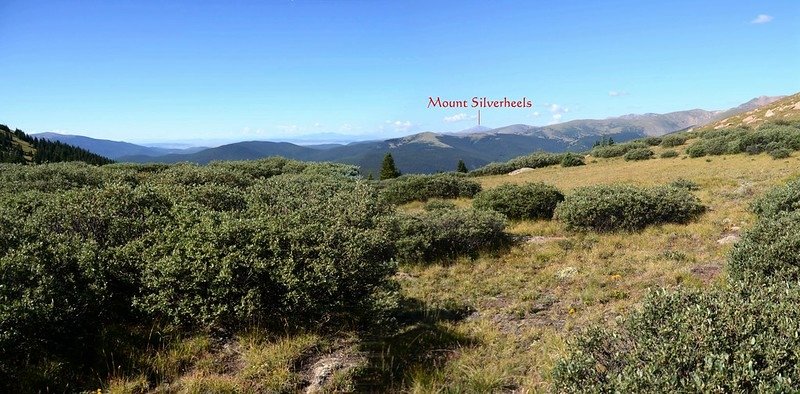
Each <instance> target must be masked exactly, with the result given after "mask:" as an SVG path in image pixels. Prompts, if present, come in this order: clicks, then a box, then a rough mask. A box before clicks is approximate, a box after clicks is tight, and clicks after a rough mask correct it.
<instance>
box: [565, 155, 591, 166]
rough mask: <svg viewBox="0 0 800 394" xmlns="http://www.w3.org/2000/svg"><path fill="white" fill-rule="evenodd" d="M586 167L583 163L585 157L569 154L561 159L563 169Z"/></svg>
mask: <svg viewBox="0 0 800 394" xmlns="http://www.w3.org/2000/svg"><path fill="white" fill-rule="evenodd" d="M582 165H586V163H584V161H583V156H581V155H578V154H575V153H567V154H565V155H564V157H563V158H562V159H561V167H577V166H582Z"/></svg>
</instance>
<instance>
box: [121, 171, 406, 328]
mask: <svg viewBox="0 0 800 394" xmlns="http://www.w3.org/2000/svg"><path fill="white" fill-rule="evenodd" d="M187 207H188V208H189V209H184V208H183V207H182V206H179V207H178V209H177V212H176V213H175V216H176V220H175V223H174V224H172V225H171V226H167V227H166V228H165V229H163V230H162V231H160V232H159V233H157V234H156V233H153V234H152V237H151V238H149V239H148V240H147V241H146V242H145V243H144V244H146V245H147V247H146V248H144V249H143V250H142V251H141V253H142V254H143V256H144V259H145V264H144V271H143V279H142V280H143V286H144V290H143V296H142V297H141V298H140V299H139V300H138V302H137V304H138V305H140V306H141V307H142V309H143V310H144V311H146V312H148V313H150V314H153V315H155V316H160V317H161V318H164V319H168V320H170V321H172V322H174V323H176V324H180V325H187V326H200V327H213V326H220V325H222V326H242V325H245V324H251V323H254V322H258V323H261V324H265V323H269V322H277V321H284V322H290V323H302V324H307V323H314V322H327V324H333V325H341V324H343V323H346V322H351V321H354V320H355V321H360V322H367V321H374V322H379V321H380V316H383V315H385V313H386V312H387V309H386V307H387V306H389V305H391V304H392V301H391V300H392V294H393V292H394V285H393V283H392V282H391V281H390V279H389V278H390V276H391V275H392V274H393V273H394V269H395V268H394V264H393V263H391V258H392V256H393V250H392V247H391V245H392V242H391V238H390V233H389V227H388V225H386V224H385V223H384V218H385V217H386V216H387V215H388V213H389V210H388V207H387V206H385V205H384V204H382V203H381V202H380V199H379V198H378V195H377V193H376V191H375V190H374V188H372V187H370V186H369V185H367V184H366V183H363V182H355V181H345V180H336V179H333V178H322V177H317V176H307V175H281V176H276V177H273V178H270V179H268V180H266V181H262V182H261V183H258V184H256V185H254V186H253V188H251V191H250V193H249V196H248V208H247V211H245V212H243V213H241V214H236V213H233V212H213V211H201V212H198V211H197V210H196V209H193V208H191V206H187Z"/></svg>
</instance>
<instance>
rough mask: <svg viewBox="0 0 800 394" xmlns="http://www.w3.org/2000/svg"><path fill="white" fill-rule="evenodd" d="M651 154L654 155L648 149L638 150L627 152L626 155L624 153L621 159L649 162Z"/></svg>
mask: <svg viewBox="0 0 800 394" xmlns="http://www.w3.org/2000/svg"><path fill="white" fill-rule="evenodd" d="M653 154H654V153H653V151H651V150H650V149H647V148H639V149H633V150H630V151H628V153H626V154H625V156H623V158H624V159H625V161H631V160H649V159H650V158H652V157H653Z"/></svg>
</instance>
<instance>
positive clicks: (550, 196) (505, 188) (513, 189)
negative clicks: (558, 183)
mask: <svg viewBox="0 0 800 394" xmlns="http://www.w3.org/2000/svg"><path fill="white" fill-rule="evenodd" d="M563 200H564V195H563V194H562V193H561V192H560V191H559V190H558V189H556V188H555V187H553V186H550V185H546V184H544V183H527V184H524V185H512V184H503V185H500V186H498V187H495V188H493V189H489V190H484V191H482V192H480V193H478V194H477V195H476V196H475V199H474V200H473V201H472V206H473V207H474V208H475V209H482V210H493V211H497V212H500V213H502V214H504V215H506V216H507V217H508V218H510V219H550V218H552V217H553V211H554V210H555V208H556V205H558V203H559V202H561V201H563Z"/></svg>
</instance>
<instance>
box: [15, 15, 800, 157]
mask: <svg viewBox="0 0 800 394" xmlns="http://www.w3.org/2000/svg"><path fill="white" fill-rule="evenodd" d="M589 3H592V4H589ZM0 54H1V57H0V59H2V60H0V88H2V94H0V123H5V124H8V125H11V126H13V127H18V128H20V129H22V130H25V131H27V132H31V133H35V132H45V131H56V132H63V133H73V134H82V135H87V136H91V137H97V138H107V139H116V140H127V141H175V140H202V139H206V140H250V139H261V140H292V139H302V138H312V139H313V138H322V137H314V136H315V135H319V134H323V133H337V134H345V135H351V136H355V137H353V138H376V137H389V136H398V135H405V134H409V133H413V132H418V131H429V130H430V131H457V130H461V129H465V128H468V127H472V126H474V125H475V120H474V119H473V117H474V115H475V113H476V111H475V110H473V109H471V108H468V109H466V110H458V109H431V108H426V105H427V100H428V97H429V96H434V97H435V96H439V97H442V98H443V99H453V100H463V99H470V98H472V97H473V96H479V97H483V96H486V97H490V98H498V99H502V98H503V97H509V98H510V99H521V98H522V97H527V98H528V99H530V100H532V101H533V107H532V108H529V109H505V110H504V109H484V110H482V120H483V123H484V124H485V125H489V126H503V125H508V124H514V123H526V124H534V125H544V124H548V123H553V122H558V121H566V120H570V119H582V118H605V117H609V116H616V115H622V114H627V113H644V112H669V111H676V110H683V109H691V108H704V109H726V108H729V107H732V106H735V105H738V104H740V103H742V102H744V101H747V100H749V99H750V98H753V97H756V96H760V95H778V94H790V93H794V92H797V91H800V2H798V1H796V0H786V1H736V2H730V1H670V2H649V1H597V2H584V1H580V2H579V1H552V2H551V1H520V2H506V1H487V2H467V1H454V2H427V1H426V2H422V1H420V2H404V1H391V2H390V1H376V0H373V1H303V0H296V1H219V2H215V1H202V2H196V1H181V0H174V1H168V2H161V1H155V0H154V1H141V0H139V1H51V2H47V1H30V0H23V1H16V0H0ZM304 136H311V137H304Z"/></svg>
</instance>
